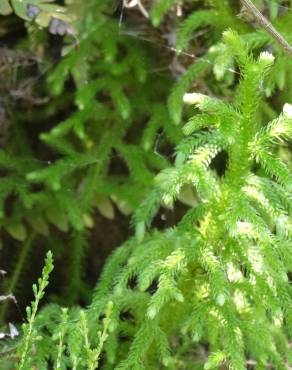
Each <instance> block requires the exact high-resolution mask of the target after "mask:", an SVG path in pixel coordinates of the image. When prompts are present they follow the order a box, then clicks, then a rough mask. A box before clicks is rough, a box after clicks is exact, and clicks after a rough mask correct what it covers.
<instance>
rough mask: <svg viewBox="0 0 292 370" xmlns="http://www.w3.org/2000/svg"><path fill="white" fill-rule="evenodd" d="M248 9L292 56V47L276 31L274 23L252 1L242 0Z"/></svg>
mask: <svg viewBox="0 0 292 370" xmlns="http://www.w3.org/2000/svg"><path fill="white" fill-rule="evenodd" d="M241 2H242V3H243V5H244V6H245V7H246V9H247V10H248V11H249V12H250V13H251V14H252V15H253V16H254V17H255V18H256V20H257V22H258V23H259V24H260V25H261V26H263V27H264V29H265V30H266V31H267V32H268V33H269V34H270V35H271V36H272V37H273V39H274V40H276V41H277V42H278V43H279V44H280V45H281V46H282V47H283V48H284V49H285V50H286V52H287V53H288V54H290V55H291V56H292V46H291V45H290V44H289V43H288V41H287V40H286V39H285V38H284V37H283V36H282V35H281V34H280V33H279V32H278V31H277V30H276V28H275V27H274V26H273V25H272V23H271V22H270V21H269V20H268V19H267V18H266V17H264V16H263V15H262V13H261V12H260V11H259V10H258V8H257V7H256V6H255V5H254V4H253V3H252V1H251V0H241Z"/></svg>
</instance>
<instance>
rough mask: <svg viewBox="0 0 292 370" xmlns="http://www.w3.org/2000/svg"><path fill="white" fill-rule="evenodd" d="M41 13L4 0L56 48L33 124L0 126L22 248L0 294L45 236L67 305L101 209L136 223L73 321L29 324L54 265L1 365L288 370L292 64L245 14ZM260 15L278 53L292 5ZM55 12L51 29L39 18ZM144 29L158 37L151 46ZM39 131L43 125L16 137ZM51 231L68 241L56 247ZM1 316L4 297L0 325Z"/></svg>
mask: <svg viewBox="0 0 292 370" xmlns="http://www.w3.org/2000/svg"><path fill="white" fill-rule="evenodd" d="M48 2H49V1H46V2H43V1H39V0H34V1H33V2H32V1H31V2H29V1H28V2H25V8H23V10H22V13H18V11H17V9H18V8H17V7H16V5H15V4H17V3H18V1H17V0H13V1H11V2H8V1H7V3H5V4H6V6H7V9H8V8H9V12H11V10H13V9H14V11H15V13H16V14H17V15H18V16H20V17H22V18H24V19H25V20H26V21H27V22H29V23H28V25H27V28H28V38H29V45H33V49H34V50H38V47H39V46H40V45H43V44H44V43H45V42H49V40H48V34H47V33H41V32H39V31H37V30H36V25H42V26H45V27H46V26H48V29H49V32H51V33H53V34H56V33H57V34H59V35H65V37H66V38H65V40H68V42H69V44H65V42H64V44H63V45H62V47H61V51H60V52H61V55H62V57H61V59H60V60H59V61H58V63H57V65H56V66H55V67H53V68H51V67H50V69H49V72H47V81H46V83H44V82H43V89H44V90H43V91H42V92H44V91H45V93H46V94H47V95H48V96H49V99H50V100H49V101H48V102H47V103H46V104H45V105H44V106H41V107H40V108H33V111H34V114H33V116H32V118H30V120H29V119H28V114H23V115H22V116H20V115H19V114H17V112H16V113H14V114H11V120H12V122H13V125H14V127H13V131H12V134H11V137H10V139H9V140H8V141H7V143H5V145H4V147H3V149H2V150H1V152H0V164H1V168H2V170H3V173H4V175H3V178H2V179H1V189H2V192H1V201H2V218H1V220H0V223H1V226H2V228H3V229H4V230H6V232H8V233H9V234H10V236H12V238H14V239H15V240H18V241H19V242H23V244H22V247H21V251H20V254H19V257H18V261H17V263H16V267H15V269H14V271H12V273H11V277H10V278H9V279H8V290H7V292H6V293H7V294H8V293H10V292H13V291H14V290H15V288H16V287H17V285H18V280H19V278H20V276H21V273H22V270H23V267H24V265H25V264H26V263H27V262H26V261H27V259H28V255H29V254H30V253H31V249H32V247H33V245H35V244H36V242H37V241H40V240H42V241H44V240H45V241H46V245H47V246H48V248H50V249H52V250H53V252H54V253H55V254H57V255H58V254H59V255H60V256H61V257H62V258H64V256H69V260H70V264H69V266H68V267H67V269H68V277H69V279H68V283H67V284H66V285H67V286H66V289H64V294H65V295H66V297H67V302H69V304H72V303H76V302H77V301H78V299H79V298H80V296H81V295H82V292H84V289H87V288H86V287H85V282H84V281H83V279H82V274H83V270H84V263H85V260H86V251H87V250H88V240H89V238H88V235H89V234H90V232H91V230H92V228H93V227H94V218H95V215H96V212H100V213H101V214H102V215H103V216H105V217H107V218H109V219H112V220H113V221H112V222H115V208H118V209H119V210H120V211H121V212H122V213H123V214H125V215H129V214H131V215H132V225H133V228H134V229H135V235H134V236H132V237H131V238H130V239H129V240H128V241H126V242H125V243H124V244H122V245H121V246H119V247H117V249H116V250H115V251H114V252H113V254H112V255H111V256H110V257H109V258H108V261H107V263H106V264H105V266H104V269H103V272H102V274H101V276H100V279H99V281H98V282H97V285H96V288H95V289H94V291H93V292H92V302H91V304H90V305H89V306H88V307H87V308H86V309H82V308H80V307H79V306H77V307H74V306H72V307H68V308H62V307H61V306H60V305H58V304H47V305H45V306H44V308H42V309H41V311H40V312H39V313H38V314H37V308H38V305H39V300H40V299H41V298H42V296H43V292H44V289H45V287H46V285H47V284H48V276H49V273H50V272H51V270H52V256H51V254H50V253H49V254H48V255H47V259H46V263H45V268H44V270H43V277H42V279H40V280H39V284H38V287H36V286H35V287H34V288H33V291H34V295H35V300H34V301H33V303H32V305H31V308H29V309H28V310H27V324H25V325H24V327H23V331H22V334H21V336H20V338H19V341H18V343H17V344H16V347H17V348H16V349H14V347H9V346H8V348H4V350H3V351H2V353H3V354H4V358H5V360H4V362H3V364H5V365H3V366H5V368H7V369H9V368H14V367H15V366H18V367H19V368H20V369H22V370H23V369H31V368H38V369H48V368H51V367H53V368H54V369H96V368H98V366H99V367H100V368H103V369H117V370H126V369H128V370H130V369H135V370H142V369H165V368H167V369H223V368H229V369H233V370H241V369H242V370H244V369H256V370H261V369H262V370H264V369H268V368H273V369H277V370H281V369H283V370H284V369H287V368H289V366H291V363H292V358H291V345H290V343H291V328H292V322H291V320H292V312H291V307H292V302H291V299H292V292H291V284H290V283H291V281H290V280H291V269H292V257H291V256H292V254H291V232H292V223H291V213H292V204H291V188H292V181H291V154H290V148H289V141H290V140H291V137H292V105H291V104H289V101H290V102H291V83H290V82H291V73H290V70H291V67H292V65H291V64H292V59H291V56H290V55H289V54H287V53H286V51H285V49H283V48H282V45H281V44H279V43H277V41H276V40H275V39H272V38H271V36H269V34H268V33H267V32H266V31H265V30H264V29H259V27H258V24H257V23H256V22H255V20H254V19H253V18H246V15H242V16H241V18H239V17H238V13H239V11H240V10H242V14H243V12H244V9H240V8H239V7H238V5H237V4H234V2H232V1H219V0H218V1H217V0H208V1H207V0H206V1H205V2H204V3H203V4H202V3H201V2H194V4H190V3H189V2H188V1H185V2H182V3H179V2H177V1H169V0H160V1H157V2H153V4H152V3H150V4H147V3H146V2H143V1H142V0H137V1H133V2H130V3H128V2H126V1H124V2H123V3H124V4H123V5H124V7H123V9H122V14H124V13H125V12H126V10H127V14H128V13H130V12H133V14H134V15H135V16H134V19H133V18H131V16H129V17H127V16H126V15H125V14H124V18H120V21H119V19H118V17H115V15H112V14H111V15H109V14H110V13H109V12H110V7H109V4H108V3H107V2H102V3H101V2H98V1H94V0H92V1H90V2H88V3H87V4H86V5H82V6H81V5H80V3H79V2H78V1H75V2H73V4H69V2H68V4H67V8H61V13H60V11H59V8H58V5H53V4H47V3H48ZM19 3H22V2H21V1H19ZM267 3H268V7H265V4H264V2H261V1H257V2H255V4H256V6H257V7H258V9H259V10H260V11H262V12H263V13H265V12H266V11H268V16H269V18H270V20H271V21H272V22H273V24H274V26H275V28H276V29H277V30H278V31H279V32H280V33H281V35H282V36H283V37H284V38H285V40H287V42H288V43H289V42H290V41H292V39H291V24H292V19H291V17H292V15H291V14H292V13H291V11H289V9H288V8H289V5H290V6H291V4H287V2H284V1H275V0H273V1H272V0H271V1H268V2H267ZM5 4H4V5H5ZM22 6H24V5H23V4H22ZM78 6H79V8H78ZM36 8H37V10H38V12H37V13H36ZM24 9H25V10H24ZM65 9H66V10H65ZM76 9H78V13H77V12H76ZM0 12H1V13H2V14H5V12H4V11H3V10H2V8H0ZM64 12H66V17H67V18H66V19H65V18H62V17H61V18H59V19H60V21H59V22H61V23H58V26H60V24H61V25H63V26H64V25H65V26H64V27H65V31H64V32H63V31H62V32H61V31H60V32H59V31H56V30H57V24H55V25H54V24H53V25H52V19H57V18H58V16H59V14H65V13H64ZM135 12H136V13H135ZM7 13H8V11H7ZM28 13H29V14H28ZM32 13H33V14H32ZM42 13H44V15H46V17H47V18H46V19H47V20H48V21H47V22H46V23H44V24H41V23H40V20H39V17H40V18H41V19H42V17H41V16H42ZM71 13H72V15H71ZM265 14H266V13H265ZM32 15H33V16H32ZM44 15H43V16H44ZM136 16H137V17H138V19H140V21H141V20H142V21H143V24H145V29H142V28H141V29H139V28H137V24H136V22H135V17H136ZM148 17H150V21H151V23H152V25H150V23H149V21H148ZM74 19H75V20H76V21H74ZM62 22H64V23H62ZM146 25H147V27H146ZM127 27H129V28H128V29H127ZM131 27H132V28H131ZM135 27H136V28H135ZM155 27H156V28H157V27H158V29H159V31H160V32H161V33H164V35H165V39H167V40H168V41H159V42H158V46H160V47H158V48H157V46H156V38H157V35H156V34H155V32H154V31H153V36H151V32H152V29H153V28H155ZM169 27H170V29H169ZM52 29H53V32H52ZM226 29H227V30H226ZM105 30H106V32H105ZM55 31H56V32H55ZM40 34H41V36H40ZM222 34H223V38H222ZM145 35H146V36H145ZM72 36H73V39H72ZM44 40H47V41H44ZM65 40H64V41H65ZM72 40H73V41H72ZM172 49H174V50H175V51H176V54H175V55H173V54H172V53H170V52H171V51H172ZM197 50H199V51H197ZM155 57H156V58H157V59H156V60H155ZM190 57H191V58H190ZM165 59H167V61H168V63H169V65H170V67H169V70H168V71H167V72H164V73H162V74H159V75H158V76H159V78H158V77H157V74H155V73H153V72H152V70H155V68H159V65H160V63H162V64H163V63H165ZM170 59H171V60H170ZM194 59H195V60H194ZM190 61H191V63H190ZM39 68H40V69H43V70H44V71H45V70H46V66H42V65H40V66H39ZM24 75H25V74H24ZM174 76H175V78H174ZM194 91H195V92H194ZM60 116H61V117H62V119H61V120H60V119H58V117H60ZM40 119H41V120H43V122H45V126H46V129H43V128H42V127H41V128H40V127H38V129H37V137H34V139H33V140H28V138H29V134H30V132H31V130H32V128H33V127H36V123H37V122H39V120H40ZM25 123H26V124H27V127H24V124H25ZM161 132H162V133H163V137H164V140H163V142H162V148H161V152H160V153H159V152H157V150H156V138H157V135H160V134H161ZM20 134H21V135H20ZM20 143H21V145H19V144H20ZM40 143H41V145H40ZM44 148H46V149H44ZM164 151H165V154H164ZM169 151H171V153H174V155H171V156H168V155H167V153H168V152H169ZM44 152H45V153H44ZM125 165H126V166H125ZM177 200H180V201H184V203H186V204H188V206H189V208H188V210H187V211H186V212H185V214H184V215H183V217H182V218H181V220H180V221H179V222H177V223H176V224H175V225H173V226H172V227H170V228H166V229H164V230H159V229H157V227H156V223H155V219H156V218H157V215H159V213H160V212H161V209H176V208H177ZM8 208H9V211H7V209H8ZM55 227H56V228H57V229H59V231H61V234H62V235H63V234H65V235H71V239H70V240H71V244H70V245H69V248H67V250H62V249H61V247H60V246H62V243H64V242H63V240H62V237H60V236H59V235H58V233H56V230H55ZM56 246H57V247H56ZM61 300H62V298H61V299H60V300H59V302H60V301H61ZM8 307H9V306H8V304H7V301H5V302H4V304H2V319H3V318H5V316H6V314H7V308H8ZM12 343H13V341H12Z"/></svg>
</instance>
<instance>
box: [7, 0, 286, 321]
mask: <svg viewBox="0 0 292 370" xmlns="http://www.w3.org/2000/svg"><path fill="white" fill-rule="evenodd" d="M255 3H256V5H257V7H258V8H259V9H260V10H261V12H262V13H263V14H264V15H265V16H266V17H267V18H269V19H270V20H271V21H272V22H273V24H274V25H275V26H276V28H277V29H278V30H279V31H280V32H281V33H282V34H283V35H284V36H285V38H286V39H287V40H288V41H290V43H292V11H291V7H292V3H291V2H290V1H285V0H283V1H281V0H267V1H264V0H257V1H255ZM0 13H1V14H2V16H1V22H0V37H1V44H0V145H1V150H0V171H1V179H0V226H1V234H0V236H1V247H0V261H1V262H0V267H1V269H2V270H4V271H6V272H7V274H6V275H5V276H3V277H1V283H2V286H1V294H3V295H6V294H10V293H12V294H13V295H14V296H15V297H16V300H17V302H18V304H17V305H16V304H15V303H14V301H13V300H11V299H6V300H5V301H4V302H2V304H1V305H0V320H1V324H2V325H5V323H6V324H7V323H8V322H9V321H13V322H18V321H21V320H22V316H21V312H22V313H23V312H24V310H23V309H24V307H25V306H26V305H27V304H28V302H29V301H30V300H31V297H32V296H31V284H32V282H33V281H34V280H36V277H37V276H39V274H40V271H41V266H42V261H43V258H44V256H45V254H46V252H47V250H49V249H50V250H52V251H53V254H54V256H55V271H54V273H53V275H52V278H51V284H50V288H49V294H48V295H47V299H48V300H50V301H54V302H56V303H60V304H66V305H73V304H76V303H78V304H81V305H85V304H88V303H89V302H90V297H91V289H92V287H93V286H94V285H95V283H96V281H97V279H98V277H99V274H100V271H101V268H102V266H103V263H104V261H105V259H106V257H107V256H108V255H109V254H110V253H111V251H112V250H113V249H114V248H115V247H117V246H118V245H119V244H121V243H122V242H123V241H125V240H126V239H127V237H128V236H129V235H130V234H131V233H132V229H131V222H130V220H131V215H132V213H133V211H135V210H136V209H137V207H138V205H139V204H140V203H141V202H142V201H143V199H144V198H145V194H147V193H148V191H149V189H150V188H151V186H152V185H153V179H154V176H155V175H156V174H157V172H159V171H160V170H162V169H164V168H166V167H168V166H169V165H170V164H171V163H173V161H174V154H173V153H174V147H175V146H176V145H177V144H178V143H179V142H180V140H181V138H182V137H183V133H182V129H181V122H182V120H185V119H187V118H188V117H190V115H191V113H192V111H193V109H192V108H186V109H185V110H183V108H182V97H183V95H184V93H185V92H186V91H188V90H189V89H195V90H196V91H199V92H201V93H204V94H207V95H210V96H217V95H220V96H224V99H225V100H226V101H229V100H231V98H232V97H233V94H234V86H235V84H236V83H237V82H238V78H239V73H238V70H237V67H236V65H235V63H234V60H233V56H232V55H231V54H230V51H229V50H228V48H226V47H225V46H224V45H223V44H222V43H221V36H222V32H223V31H224V30H226V29H227V28H232V29H234V30H236V31H237V32H238V33H239V34H240V35H241V36H242V38H243V39H244V40H245V41H246V42H247V44H248V45H249V48H250V50H251V51H252V52H253V53H254V55H258V54H259V51H261V50H263V49H266V50H268V51H271V52H272V53H273V54H275V55H276V56H277V57H276V62H275V64H274V66H273V67H272V71H271V74H270V76H269V78H268V81H267V84H266V86H265V89H266V90H265V96H266V100H265V101H264V102H263V103H262V105H261V110H260V112H259V115H260V116H261V117H262V119H268V120H270V119H273V118H275V117H276V116H277V114H278V113H279V111H281V109H282V106H283V104H284V103H285V102H287V101H290V102H291V96H292V95H291V93H292V91H291V89H292V80H291V79H292V74H291V70H292V58H291V56H289V55H287V54H286V53H285V51H284V50H282V48H281V46H280V45H279V44H277V43H276V42H275V41H274V40H272V39H271V38H270V36H269V35H268V34H267V33H266V31H265V30H263V29H261V28H260V27H258V25H257V24H256V22H255V20H254V19H253V18H252V17H251V16H250V15H249V14H247V13H246V11H245V9H243V8H242V6H241V4H240V1H232V0H224V1H222V0H205V1H200V0H194V1H190V0H184V1H177V0H156V1H150V0H141V1H136V2H135V1H132V2H127V1H126V0H125V1H124V2H122V1H109V0H108V1H98V0H90V1H86V2H85V1H81V0H68V1H63V2H62V1H59V2H58V1H43V0H25V1H19V0H11V1H8V0H4V1H3V0H1V1H0ZM290 149H291V148H289V145H288V146H286V147H283V148H281V149H280V150H281V152H280V153H279V154H280V156H281V157H282V158H283V160H284V161H285V162H286V163H287V164H288V166H290V168H291V150H290ZM186 150H187V149H186ZM225 162H226V158H225V159H224V156H223V157H220V158H216V161H214V163H212V166H213V167H214V168H215V169H216V170H217V171H218V172H219V173H220V171H221V172H222V171H224V168H225V165H226V163H225ZM196 202H197V198H196V194H195V193H194V192H193V190H192V189H191V188H188V187H185V188H184V189H183V191H182V192H181V193H180V196H179V201H178V202H177V203H176V204H175V206H174V207H169V206H167V205H165V206H163V207H162V208H161V210H160V211H159V214H158V216H157V217H156V218H155V220H154V223H153V224H154V227H156V228H159V229H163V228H166V227H169V226H172V225H174V224H175V223H176V222H177V221H178V220H179V219H181V217H182V215H183V214H184V213H185V211H186V209H187V208H188V207H189V206H192V205H194V204H196ZM3 327H4V326H3Z"/></svg>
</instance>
